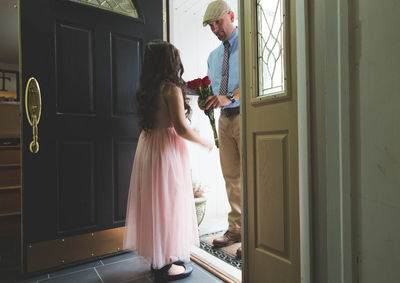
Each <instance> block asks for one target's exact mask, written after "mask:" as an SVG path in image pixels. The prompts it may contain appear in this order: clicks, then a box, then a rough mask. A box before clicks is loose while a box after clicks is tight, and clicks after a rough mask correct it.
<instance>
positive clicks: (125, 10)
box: [70, 0, 139, 19]
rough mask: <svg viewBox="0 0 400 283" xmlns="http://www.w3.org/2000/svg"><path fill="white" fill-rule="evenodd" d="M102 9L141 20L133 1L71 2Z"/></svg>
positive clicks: (74, 0) (76, 0)
mask: <svg viewBox="0 0 400 283" xmlns="http://www.w3.org/2000/svg"><path fill="white" fill-rule="evenodd" d="M70 1H73V2H78V3H82V4H86V5H90V6H94V7H97V8H100V9H105V10H109V11H112V12H114V13H118V14H122V15H126V16H130V17H132V18H136V19H137V18H139V15H138V13H137V10H136V8H135V6H134V5H133V3H132V1H131V0H70Z"/></svg>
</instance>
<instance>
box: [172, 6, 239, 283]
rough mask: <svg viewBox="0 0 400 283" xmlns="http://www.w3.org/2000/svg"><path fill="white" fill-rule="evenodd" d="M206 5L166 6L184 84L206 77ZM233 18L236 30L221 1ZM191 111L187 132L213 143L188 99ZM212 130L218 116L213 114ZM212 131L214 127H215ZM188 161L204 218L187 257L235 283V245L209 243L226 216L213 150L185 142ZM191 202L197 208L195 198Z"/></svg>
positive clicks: (209, 40)
mask: <svg viewBox="0 0 400 283" xmlns="http://www.w3.org/2000/svg"><path fill="white" fill-rule="evenodd" d="M210 2H211V1H207V0H203V1H195V0H190V1H169V41H170V42H171V43H172V44H174V45H175V46H176V47H177V48H178V49H179V51H180V55H181V58H182V62H183V66H184V69H185V72H184V74H183V79H184V80H185V81H190V80H193V79H196V78H203V77H205V76H206V75H207V58H208V55H209V54H210V52H211V51H212V50H214V49H215V48H217V47H218V46H219V45H220V44H221V41H219V40H218V38H217V37H216V36H215V35H214V34H213V33H212V32H211V31H210V28H209V27H208V26H207V27H203V25H202V22H203V21H202V19H203V15H204V12H205V10H206V8H207V5H208V4H209V3H210ZM226 2H227V3H228V4H229V5H230V7H231V8H232V10H233V12H234V14H235V25H236V26H238V13H237V12H238V9H237V7H238V1H237V0H227V1H226ZM188 97H189V99H190V105H191V108H192V116H191V127H193V128H195V129H197V130H198V131H199V133H200V135H202V136H204V137H207V138H209V139H210V140H213V132H212V128H211V126H210V123H209V120H208V118H207V116H206V115H205V114H204V113H203V111H202V110H200V109H199V107H198V106H197V98H198V97H197V96H195V95H189V96H188ZM214 115H215V120H216V123H217V124H218V120H219V115H220V111H219V110H217V111H214ZM216 128H217V129H218V125H216ZM187 147H188V150H189V155H190V160H191V170H192V181H193V185H194V187H195V189H200V190H202V191H203V198H204V199H205V201H206V204H205V215H204V218H203V219H202V221H201V223H200V225H199V235H200V248H199V249H196V248H195V249H194V251H193V254H194V255H195V256H196V257H197V256H198V257H199V258H201V259H202V260H204V261H205V262H208V265H211V266H215V267H216V270H217V272H222V273H225V274H226V275H227V276H231V278H232V279H233V280H236V281H239V282H240V281H241V267H242V265H241V264H242V261H241V260H240V259H238V258H237V257H236V250H237V248H238V247H239V246H240V243H235V244H233V245H231V246H228V247H224V248H221V249H215V248H214V247H213V245H212V240H213V239H214V238H216V237H219V236H221V235H222V234H223V233H224V232H225V231H226V230H227V228H228V221H227V218H228V213H229V211H230V206H229V203H228V198H227V194H226V189H225V181H224V178H223V176H222V171H221V166H220V160H219V150H218V149H217V148H215V147H214V149H213V150H212V152H210V153H209V152H207V150H204V149H202V148H200V147H199V146H197V145H194V144H192V143H190V142H187ZM195 201H196V202H197V198H196V193H195Z"/></svg>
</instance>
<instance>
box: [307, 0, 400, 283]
mask: <svg viewBox="0 0 400 283" xmlns="http://www.w3.org/2000/svg"><path fill="white" fill-rule="evenodd" d="M309 11H310V20H309V24H310V59H311V62H310V69H311V71H310V77H311V80H310V88H311V99H310V105H311V112H312V114H311V141H312V154H311V158H312V173H311V174H312V180H313V189H312V191H313V193H312V203H313V205H312V228H313V229H312V242H313V279H314V280H313V281H314V282H327V283H329V282H332V283H336V282H367V283H368V282H397V281H398V278H399V275H398V271H397V266H398V265H399V264H400V244H399V241H398V239H400V225H399V221H398V220H397V217H398V215H399V214H400V205H399V202H398V200H399V199H400V190H399V188H400V174H399V172H400V164H399V160H400V149H399V146H398V145H399V141H400V134H399V126H398V125H399V122H400V121H399V120H400V115H399V114H398V113H399V112H398V110H397V109H398V105H400V96H399V92H400V71H399V65H400V56H399V55H398V50H400V38H399V37H398V30H399V29H400V22H399V21H398V14H399V13H400V3H399V2H398V1H397V0H384V1H360V0H356V1H350V2H348V1H344V0H323V1H317V0H310V1H309Z"/></svg>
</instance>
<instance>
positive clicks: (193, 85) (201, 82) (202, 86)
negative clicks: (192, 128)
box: [187, 76, 219, 148]
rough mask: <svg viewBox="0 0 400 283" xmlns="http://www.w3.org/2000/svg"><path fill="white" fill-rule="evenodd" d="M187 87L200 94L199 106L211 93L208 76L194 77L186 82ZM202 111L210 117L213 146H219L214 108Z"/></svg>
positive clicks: (204, 102) (202, 104) (203, 104)
mask: <svg viewBox="0 0 400 283" xmlns="http://www.w3.org/2000/svg"><path fill="white" fill-rule="evenodd" d="M187 87H188V88H189V89H191V90H194V91H195V92H196V93H197V94H198V95H199V96H200V102H199V104H200V106H205V105H206V98H207V97H209V96H211V95H213V94H212V93H211V89H210V80H209V78H208V76H205V77H204V78H202V79H195V80H192V81H190V82H187ZM204 113H205V114H206V115H207V116H208V119H210V123H211V127H212V130H213V133H214V141H215V146H216V147H217V148H219V141H218V134H217V129H216V128H215V118H214V108H212V107H211V108H209V109H208V110H204Z"/></svg>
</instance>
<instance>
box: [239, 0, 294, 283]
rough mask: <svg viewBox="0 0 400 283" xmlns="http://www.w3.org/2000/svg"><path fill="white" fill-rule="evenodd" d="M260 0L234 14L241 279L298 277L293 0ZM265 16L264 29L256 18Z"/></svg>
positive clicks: (272, 281)
mask: <svg viewBox="0 0 400 283" xmlns="http://www.w3.org/2000/svg"><path fill="white" fill-rule="evenodd" d="M261 2H263V1H248V2H246V1H244V3H243V7H244V9H243V11H244V13H243V16H242V18H241V20H242V21H243V22H244V24H243V25H242V27H243V28H244V32H243V40H242V41H241V44H242V45H241V46H242V49H241V52H242V58H243V60H242V62H243V64H244V65H243V66H242V70H243V73H244V74H245V76H244V80H243V84H244V88H243V89H244V90H245V94H246V95H245V97H244V98H245V99H243V100H244V101H243V100H242V104H243V105H242V107H244V108H245V109H244V119H243V125H244V131H243V139H244V143H243V144H245V145H246V148H245V152H244V156H243V158H244V168H245V170H244V180H245V182H246V183H245V193H246V197H245V198H244V200H245V204H244V206H245V209H246V211H247V213H246V215H245V222H246V223H247V225H246V227H247V231H246V232H245V235H246V242H247V244H246V252H245V262H246V266H247V268H248V270H246V271H245V274H246V275H245V279H247V282H251V283H258V282H260V283H276V282H288V283H295V282H300V238H299V237H300V233H299V181H298V178H299V173H298V133H297V131H298V128H297V86H296V79H297V77H296V76H297V74H296V37H295V26H294V23H295V12H296V11H295V1H293V0H281V1H278V0H275V1H272V0H271V1H270V3H271V2H274V4H272V5H271V6H272V7H271V9H267V8H266V9H265V10H263V9H261V8H260V7H258V6H257V4H260V3H261ZM264 3H267V2H264ZM260 5H261V4H260ZM266 5H268V4H266ZM280 12H281V14H279V13H280ZM268 17H271V22H269V23H268V24H265V25H264V26H265V27H266V29H267V33H266V36H265V35H264V34H262V32H261V31H260V30H259V28H260V25H258V22H259V21H267V20H265V19H266V18H268ZM280 17H281V18H282V22H279V20H280ZM261 26H262V25H261ZM274 31H275V32H276V34H273V32H274ZM243 51H244V52H243ZM281 58H282V60H280V59H281ZM260 72H261V73H262V75H261V78H260V77H259V73H260ZM274 74H275V75H276V74H278V76H277V77H274ZM281 74H282V75H281ZM261 80H262V81H261ZM279 84H280V85H279Z"/></svg>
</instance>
